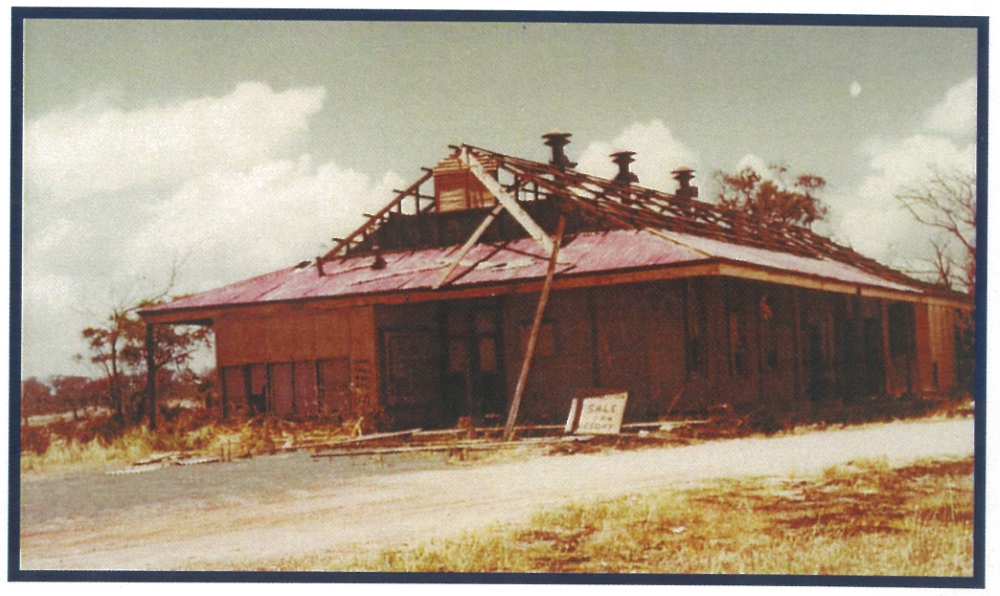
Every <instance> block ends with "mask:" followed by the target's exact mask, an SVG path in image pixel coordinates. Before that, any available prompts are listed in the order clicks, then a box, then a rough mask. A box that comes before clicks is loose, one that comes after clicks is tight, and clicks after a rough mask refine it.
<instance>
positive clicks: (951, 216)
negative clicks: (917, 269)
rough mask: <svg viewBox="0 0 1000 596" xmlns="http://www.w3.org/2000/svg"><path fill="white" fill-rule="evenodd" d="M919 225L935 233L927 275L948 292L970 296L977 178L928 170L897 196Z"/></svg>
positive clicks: (973, 278)
mask: <svg viewBox="0 0 1000 596" xmlns="http://www.w3.org/2000/svg"><path fill="white" fill-rule="evenodd" d="M896 200H898V201H899V202H900V203H901V204H902V205H903V206H904V207H905V208H906V210H907V211H909V212H910V214H911V215H913V217H914V218H915V219H916V220H917V221H918V222H920V223H922V224H924V225H926V226H928V227H930V228H932V229H934V230H935V232H936V235H935V236H934V237H933V238H931V247H932V248H933V250H934V256H933V257H932V258H930V259H927V260H926V262H927V264H928V265H929V266H930V270H929V271H927V273H929V274H931V275H933V276H934V278H935V282H937V283H939V284H941V285H942V286H944V287H947V288H949V289H959V290H963V291H965V292H968V293H972V292H973V290H975V287H976V178H975V176H974V175H973V174H970V173H967V172H962V171H960V170H957V169H941V168H938V167H933V168H931V174H930V176H928V177H927V179H925V180H923V181H922V182H920V183H917V184H914V185H910V186H907V187H905V188H903V189H902V190H901V191H900V192H899V193H898V194H897V195H896Z"/></svg>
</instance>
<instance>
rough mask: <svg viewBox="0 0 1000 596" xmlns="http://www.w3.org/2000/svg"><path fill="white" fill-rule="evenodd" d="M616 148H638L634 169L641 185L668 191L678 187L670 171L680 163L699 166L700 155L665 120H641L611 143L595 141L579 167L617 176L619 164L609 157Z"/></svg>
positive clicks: (595, 172)
mask: <svg viewBox="0 0 1000 596" xmlns="http://www.w3.org/2000/svg"><path fill="white" fill-rule="evenodd" d="M615 151H635V152H636V155H635V163H634V164H632V171H633V172H635V173H636V175H637V176H639V184H641V185H642V186H646V187H649V188H656V189H659V190H663V191H666V192H673V191H674V190H676V188H677V183H676V182H675V181H674V179H673V177H672V176H671V174H670V172H672V171H673V170H676V169H677V168H679V167H680V166H687V167H689V168H694V169H695V170H697V169H698V163H699V160H698V157H697V155H696V154H695V153H694V151H693V150H691V149H690V148H688V147H687V146H686V145H684V144H683V143H681V142H680V141H679V140H677V139H676V138H675V137H674V135H673V133H672V132H670V129H669V128H668V127H667V126H666V125H665V124H664V123H663V121H662V120H653V121H651V122H649V123H642V122H637V123H635V124H633V125H631V126H629V127H628V128H627V129H625V130H624V131H623V132H622V133H621V134H620V135H618V136H617V137H616V138H615V139H614V140H613V141H611V142H610V143H608V142H604V141H597V142H593V143H591V144H590V145H589V146H588V147H587V148H586V150H584V152H583V154H582V155H581V156H580V159H579V160H578V161H579V165H578V166H577V169H578V170H580V171H581V172H586V173H588V174H592V175H594V176H601V177H603V178H614V176H615V174H616V173H617V172H618V166H616V165H614V164H613V163H611V158H610V157H608V156H609V155H610V154H611V153H614V152H615Z"/></svg>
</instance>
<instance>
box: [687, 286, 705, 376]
mask: <svg viewBox="0 0 1000 596" xmlns="http://www.w3.org/2000/svg"><path fill="white" fill-rule="evenodd" d="M684 310H685V316H684V319H685V336H686V337H685V342H684V361H685V364H686V366H687V375H688V378H689V379H701V378H705V377H707V376H708V359H707V357H706V349H705V344H706V340H705V328H706V326H707V323H706V317H707V313H706V309H705V294H704V291H703V284H702V283H701V281H700V280H691V281H689V282H688V283H687V287H686V288H685V292H684Z"/></svg>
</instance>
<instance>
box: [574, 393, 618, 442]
mask: <svg viewBox="0 0 1000 596" xmlns="http://www.w3.org/2000/svg"><path fill="white" fill-rule="evenodd" d="M627 400H628V393H613V394H610V395H602V396H601V397H587V398H584V399H583V400H582V404H581V406H580V422H579V424H577V426H576V432H577V434H584V435H615V434H618V433H619V432H621V430H622V418H623V417H624V416H625V402H626V401H627ZM575 401H576V400H574V402H575ZM574 413H575V412H574Z"/></svg>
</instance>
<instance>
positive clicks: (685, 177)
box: [670, 166, 698, 201]
mask: <svg viewBox="0 0 1000 596" xmlns="http://www.w3.org/2000/svg"><path fill="white" fill-rule="evenodd" d="M670 173H671V174H673V175H674V180H676V181H677V193H676V194H675V195H674V196H676V197H677V198H678V199H683V200H685V201H690V200H691V199H693V198H695V197H697V196H698V187H697V186H691V179H692V178H694V170H692V169H691V168H688V167H684V166H681V167H679V168H677V169H676V170H674V171H673V172H670Z"/></svg>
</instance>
